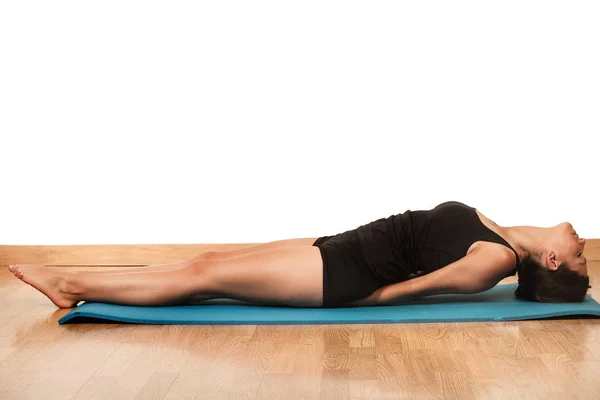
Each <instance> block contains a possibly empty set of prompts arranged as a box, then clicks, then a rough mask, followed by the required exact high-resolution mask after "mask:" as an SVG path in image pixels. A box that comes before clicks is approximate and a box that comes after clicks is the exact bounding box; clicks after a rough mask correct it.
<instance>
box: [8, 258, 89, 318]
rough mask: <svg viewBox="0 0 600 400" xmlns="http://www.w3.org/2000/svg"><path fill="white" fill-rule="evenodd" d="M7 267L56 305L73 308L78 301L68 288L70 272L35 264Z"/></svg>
mask: <svg viewBox="0 0 600 400" xmlns="http://www.w3.org/2000/svg"><path fill="white" fill-rule="evenodd" d="M8 269H9V270H10V272H12V273H13V275H14V276H16V277H17V278H19V279H21V280H22V281H23V282H25V283H27V284H29V285H31V286H33V287H34V288H36V289H37V290H39V291H40V292H42V293H44V294H45V295H46V296H47V297H48V298H49V299H50V300H51V301H52V302H53V303H54V304H55V305H56V306H57V307H60V308H73V307H75V305H77V303H79V301H77V300H75V295H74V294H72V293H70V292H69V290H68V288H69V281H68V279H69V276H68V274H71V272H61V271H57V270H56V269H54V268H50V267H46V266H45V265H35V264H16V265H11V266H9V267H8Z"/></svg>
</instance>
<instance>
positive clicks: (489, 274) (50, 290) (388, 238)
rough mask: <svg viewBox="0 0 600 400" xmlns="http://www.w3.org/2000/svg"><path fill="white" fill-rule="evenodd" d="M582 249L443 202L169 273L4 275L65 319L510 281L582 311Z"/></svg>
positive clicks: (373, 298)
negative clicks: (108, 309) (106, 311)
mask: <svg viewBox="0 0 600 400" xmlns="http://www.w3.org/2000/svg"><path fill="white" fill-rule="evenodd" d="M584 246H585V240H584V239H581V238H579V236H578V235H577V232H575V230H573V226H572V225H571V224H570V223H568V222H563V223H561V224H559V225H556V226H553V227H550V228H542V227H534V226H511V227H502V226H499V225H497V224H495V223H494V222H493V221H491V220H490V219H489V218H487V217H486V216H484V215H483V214H482V213H480V212H479V210H477V209H476V208H474V207H470V206H467V205H465V204H463V203H460V202H456V201H450V202H445V203H442V204H440V205H438V206H437V207H435V208H433V209H430V210H417V211H410V210H407V211H405V212H404V213H401V214H397V215H392V216H390V217H388V218H381V219H378V220H376V221H373V222H370V223H368V224H365V225H362V226H360V227H358V228H356V229H353V230H349V231H346V232H343V233H340V234H337V235H333V236H323V237H320V238H303V239H287V240H279V241H274V242H270V243H263V244H258V245H254V246H251V247H247V248H243V249H239V250H233V251H224V252H207V253H203V254H200V255H198V256H197V257H194V258H193V259H191V260H187V261H184V262H178V263H173V264H167V265H158V266H148V267H143V268H139V267H134V268H126V269H124V270H123V271H119V272H112V271H100V272H99V271H96V272H64V271H63V269H60V268H49V267H45V266H42V265H12V266H10V270H11V271H12V273H13V274H14V275H15V276H16V277H18V278H19V279H21V280H23V281H24V282H26V283H28V284H29V285H31V286H33V287H34V288H36V289H38V290H39V291H41V292H42V293H44V294H45V295H46V296H48V297H49V298H50V300H52V302H54V304H56V305H57V306H58V307H62V308H70V307H74V306H76V305H77V303H78V302H80V301H91V302H104V303H113V304H125V305H137V306H162V305H178V304H195V303H197V302H201V301H203V300H207V299H212V298H230V299H237V300H242V301H246V302H251V303H257V304H262V305H288V306H298V307H343V306H361V305H385V304H398V303H401V302H405V301H409V300H411V299H415V298H418V297H421V296H428V295H434V294H463V293H477V292H482V291H485V290H488V289H491V288H492V287H494V286H495V285H496V284H497V283H498V282H500V281H501V280H502V279H504V278H505V277H507V276H510V275H515V274H516V273H517V272H518V274H519V275H518V278H519V285H518V288H517V290H516V291H515V295H516V296H517V297H518V298H521V299H526V300H533V301H541V302H580V301H583V300H584V298H585V295H586V292H587V290H588V288H589V277H588V275H587V264H586V259H585V257H584V256H583V255H582V253H583V249H584Z"/></svg>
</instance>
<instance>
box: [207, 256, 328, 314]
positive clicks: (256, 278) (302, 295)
mask: <svg viewBox="0 0 600 400" xmlns="http://www.w3.org/2000/svg"><path fill="white" fill-rule="evenodd" d="M199 263H200V264H199V265H200V267H199V269H198V270H199V271H202V270H203V268H202V263H203V262H202V261H200V262H199ZM204 271H205V272H204V273H205V274H206V275H205V278H207V280H208V282H209V285H210V286H211V292H213V293H214V294H215V295H217V296H219V297H225V298H230V299H236V300H242V301H248V302H252V303H260V304H276V305H289V306H299V307H320V306H321V305H322V304H323V262H322V259H321V254H320V251H319V249H318V248H317V247H314V246H299V247H298V246H297V247H284V248H278V249H274V250H263V251H256V252H252V253H248V254H244V255H240V256H237V257H229V258H224V259H220V260H210V261H206V264H205V268H204Z"/></svg>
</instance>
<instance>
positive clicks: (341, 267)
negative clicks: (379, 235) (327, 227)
mask: <svg viewBox="0 0 600 400" xmlns="http://www.w3.org/2000/svg"><path fill="white" fill-rule="evenodd" d="M313 246H316V247H318V248H319V250H320V251H321V258H322V259H323V307H340V306H343V305H344V304H345V303H348V302H352V301H355V300H359V299H362V298H364V297H367V296H369V295H370V294H371V293H373V292H374V291H375V290H377V289H378V288H380V287H381V286H382V285H381V283H380V282H379V281H378V280H377V279H376V277H375V275H374V274H373V273H372V271H371V268H370V267H369V265H368V263H367V260H366V259H365V256H364V253H363V250H362V247H361V244H360V242H359V239H358V234H357V232H356V229H353V230H349V231H346V232H343V233H339V234H337V235H334V236H322V237H320V238H318V239H317V240H316V241H315V243H314V244H313Z"/></svg>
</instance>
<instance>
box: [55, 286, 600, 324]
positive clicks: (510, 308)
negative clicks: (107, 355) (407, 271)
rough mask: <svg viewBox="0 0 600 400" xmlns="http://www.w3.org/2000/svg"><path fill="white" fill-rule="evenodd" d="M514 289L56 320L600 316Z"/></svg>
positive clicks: (103, 306)
mask: <svg viewBox="0 0 600 400" xmlns="http://www.w3.org/2000/svg"><path fill="white" fill-rule="evenodd" d="M516 287H517V284H514V283H513V284H505V285H497V286H496V287H494V288H492V289H490V290H488V291H486V292H482V293H477V294H470V295H438V296H431V297H427V298H423V299H419V300H416V301H413V302H410V303H407V304H402V305H390V306H372V307H349V308H297V307H272V306H256V305H250V304H247V303H243V302H239V301H235V300H228V299H215V300H211V301H207V302H206V304H203V305H189V306H163V307H139V306H123V305H115V304H107V303H84V304H82V305H80V306H78V307H76V308H75V309H73V310H72V311H71V312H69V313H68V314H66V315H65V316H63V317H62V318H60V319H59V320H58V323H59V324H61V325H62V324H65V323H77V322H85V323H89V322H103V323H106V322H108V323H110V322H117V323H137V324H160V325H165V324H178V325H290V324H376V323H401V322H406V323H413V322H484V321H518V320H531V319H547V318H555V317H569V316H571V317H572V316H582V317H600V304H599V303H598V302H596V300H594V299H593V298H592V297H591V296H590V295H587V296H586V299H585V301H584V302H582V303H537V302H530V301H523V300H519V299H517V298H515V297H514V294H513V292H514V290H515V288H516Z"/></svg>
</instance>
